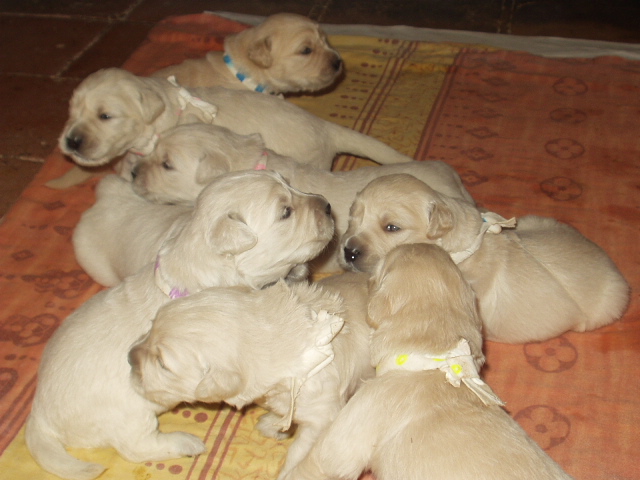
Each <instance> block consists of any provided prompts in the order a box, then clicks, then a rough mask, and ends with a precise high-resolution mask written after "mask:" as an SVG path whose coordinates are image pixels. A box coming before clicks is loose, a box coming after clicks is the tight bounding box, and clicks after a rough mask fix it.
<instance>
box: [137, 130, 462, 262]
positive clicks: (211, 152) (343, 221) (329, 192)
mask: <svg viewBox="0 0 640 480" xmlns="http://www.w3.org/2000/svg"><path fill="white" fill-rule="evenodd" d="M253 168H268V169H270V170H275V171H276V172H278V173H281V174H282V175H283V176H284V177H285V178H286V179H287V180H288V181H289V182H290V184H291V186H293V187H294V188H298V189H300V190H302V191H304V192H314V193H319V194H320V195H323V196H324V197H325V198H327V200H329V203H331V208H332V214H333V217H334V220H335V223H336V234H337V235H338V236H339V235H342V234H343V233H344V232H345V231H346V229H347V223H348V216H349V207H350V206H351V203H352V202H353V199H354V198H355V195H356V193H358V192H359V191H360V190H362V189H363V188H364V187H365V186H366V185H367V184H368V183H369V182H370V181H371V180H373V179H374V178H376V177H379V176H383V175H389V174H392V173H409V174H412V175H414V176H416V177H417V178H420V179H421V180H423V181H424V182H426V183H427V184H429V185H430V186H431V187H433V188H434V189H435V190H437V191H439V192H442V193H444V194H446V195H449V196H452V197H456V198H460V199H463V200H466V201H468V202H470V203H471V204H473V199H472V198H471V196H470V195H469V193H468V192H467V190H466V189H465V188H464V185H463V184H462V182H461V181H460V177H459V176H458V174H457V173H456V171H455V170H454V169H453V168H452V167H450V166H449V165H447V164H445V163H443V162H438V161H424V162H416V161H411V162H405V163H400V164H394V165H382V166H373V167H362V168H358V169H356V170H352V171H348V172H330V171H327V170H323V169H320V168H317V167H314V166H312V165H308V164H303V163H301V162H298V161H296V160H294V159H293V158H290V157H284V156H282V155H278V154H277V153H275V152H273V151H270V150H267V149H266V146H265V144H264V142H263V141H262V139H261V138H260V135H258V134H253V135H239V134H237V133H234V132H231V131H230V130H228V129H226V128H224V127H219V126H216V125H205V124H190V125H180V126H178V127H174V128H172V129H170V130H168V131H166V132H165V133H164V134H163V135H162V138H160V139H159V141H158V144H157V145H156V148H155V150H154V151H153V153H152V154H151V155H149V156H147V157H144V158H143V159H141V161H140V162H138V164H137V165H136V167H135V168H134V169H133V189H134V191H135V192H136V193H138V194H140V195H142V196H143V197H145V198H147V199H149V200H151V201H154V202H162V203H171V204H174V203H184V204H191V203H192V202H193V200H194V198H195V197H196V196H197V195H198V192H199V191H200V190H201V189H202V188H204V187H205V185H207V184H208V183H209V182H210V181H211V180H212V179H214V178H215V177H216V176H218V175H221V174H222V173H224V172H228V171H234V170H245V169H253ZM323 259H324V261H322V262H314V263H315V267H316V270H317V269H318V268H320V266H322V268H323V269H324V270H327V271H332V270H333V271H335V270H339V269H340V267H339V265H338V263H337V242H335V243H333V244H332V247H331V248H330V249H329V250H328V251H327V252H325V254H324V255H323Z"/></svg>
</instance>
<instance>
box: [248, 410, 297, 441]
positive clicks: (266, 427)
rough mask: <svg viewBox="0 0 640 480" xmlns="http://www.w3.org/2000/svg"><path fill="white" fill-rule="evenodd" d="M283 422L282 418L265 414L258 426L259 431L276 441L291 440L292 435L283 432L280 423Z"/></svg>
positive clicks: (273, 414) (259, 420) (269, 413)
mask: <svg viewBox="0 0 640 480" xmlns="http://www.w3.org/2000/svg"><path fill="white" fill-rule="evenodd" d="M281 421H282V417H281V416H280V415H277V414H275V413H273V412H267V413H265V414H263V415H262V416H261V417H260V418H259V419H258V423H257V424H256V428H257V429H258V431H259V432H260V433H261V434H262V435H264V436H265V437H269V438H275V439H276V440H284V439H285V438H289V437H290V436H291V433H289V432H288V431H286V432H283V431H282V429H281V427H280V426H278V423H279V422H281Z"/></svg>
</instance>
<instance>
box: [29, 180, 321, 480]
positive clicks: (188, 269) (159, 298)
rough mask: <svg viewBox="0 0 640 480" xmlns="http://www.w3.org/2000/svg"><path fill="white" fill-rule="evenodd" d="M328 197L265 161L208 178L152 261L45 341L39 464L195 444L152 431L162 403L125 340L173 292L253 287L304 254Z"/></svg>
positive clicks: (171, 452) (66, 466)
mask: <svg viewBox="0 0 640 480" xmlns="http://www.w3.org/2000/svg"><path fill="white" fill-rule="evenodd" d="M238 192H242V194H240V195H238ZM294 205H295V206H296V209H295V211H294V210H293V206H294ZM326 208H327V202H326V201H325V200H324V199H322V198H321V197H319V196H310V195H302V194H300V193H299V192H297V191H295V190H293V189H291V188H290V187H289V186H288V185H287V184H286V183H284V182H283V181H282V179H281V178H280V177H279V176H277V175H274V174H271V173H267V172H249V173H242V174H228V175H225V176H222V177H220V178H219V179H217V180H216V181H214V182H212V184H211V187H210V188H209V189H206V190H205V191H203V192H202V196H201V197H200V198H199V201H198V203H197V205H196V208H195V209H194V210H193V213H192V215H190V218H189V220H188V221H185V222H184V223H183V224H182V225H181V227H180V228H175V229H173V231H172V232H171V234H170V236H169V237H168V238H167V239H166V240H165V241H164V243H163V245H162V248H161V249H160V251H159V253H158V256H157V260H156V262H155V264H154V263H151V264H149V265H147V266H146V267H144V268H143V269H142V270H140V271H139V272H138V273H137V274H136V275H133V276H131V277H128V278H127V279H126V280H125V281H124V282H122V283H121V284H120V285H118V286H117V287H114V288H112V289H109V290H104V291H102V292H100V293H98V294H97V295H95V296H94V297H92V298H91V299H89V300H88V301H87V302H86V303H85V304H84V305H82V306H81V307H80V308H79V309H78V310H76V311H75V312H74V313H73V314H72V315H70V316H69V317H68V318H67V319H66V320H65V322H64V323H63V324H62V325H61V326H60V328H59V329H58V330H57V331H56V332H55V334H54V335H53V336H52V338H51V340H50V341H49V343H48V344H47V346H46V348H45V351H44V354H43V356H42V361H41V364H40V369H39V372H38V387H37V390H36V394H35V399H34V402H33V407H32V410H31V414H30V416H29V418H28V420H27V426H26V442H27V446H28V448H29V450H30V452H31V454H32V455H33V457H34V458H35V460H36V461H37V462H38V463H39V464H40V466H41V467H42V468H44V469H45V470H47V471H48V472H51V473H53V474H55V475H58V476H60V477H62V478H72V479H91V478H94V477H96V476H98V475H100V473H101V472H102V471H103V470H104V468H103V467H102V466H101V465H98V464H94V463H88V462H84V461H80V460H78V459H76V458H74V457H72V456H71V455H69V454H68V453H67V452H66V450H65V446H70V447H79V448H94V447H113V448H115V449H116V450H117V451H118V452H119V453H120V455H122V456H123V457H124V458H126V459H127V460H129V461H132V462H143V461H160V460H165V459H169V458H176V457H181V456H186V455H198V454H200V453H202V452H203V451H204V444H203V443H202V442H201V441H200V439H198V438H196V437H194V436H192V435H189V434H186V433H182V432H175V433H161V432H159V431H158V421H157V418H156V416H157V415H158V414H159V413H161V412H164V411H166V407H165V406H164V405H160V404H158V403H156V402H153V401H150V400H147V399H145V398H144V397H142V396H141V395H140V394H139V393H138V392H137V390H136V389H135V388H134V386H133V384H132V383H131V378H130V372H131V368H130V365H129V363H128V352H129V350H130V348H131V346H132V345H133V344H134V343H135V342H137V341H138V340H139V339H140V337H142V336H143V335H145V334H146V333H147V332H148V331H149V330H150V328H151V322H152V320H153V317H154V316H155V314H156V312H157V310H158V308H160V306H162V305H163V304H165V303H167V302H169V301H171V300H172V299H175V298H178V297H184V296H188V295H190V294H196V293H197V292H199V291H200V290H202V289H205V288H208V287H212V286H230V285H244V286H248V287H252V288H261V287H263V286H264V285H266V284H269V283H272V282H276V281H278V280H279V279H280V278H282V277H283V276H284V275H286V274H287V272H288V271H289V270H290V269H291V268H292V267H293V266H294V265H296V264H298V263H301V262H306V261H308V260H310V259H311V258H313V257H314V256H315V255H317V254H318V253H319V252H320V251H321V250H322V248H324V246H325V244H326V243H327V242H328V241H329V239H330V238H331V236H332V233H333V221H332V220H331V218H330V216H329V215H327V213H326Z"/></svg>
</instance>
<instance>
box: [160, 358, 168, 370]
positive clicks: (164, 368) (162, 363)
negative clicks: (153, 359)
mask: <svg viewBox="0 0 640 480" xmlns="http://www.w3.org/2000/svg"><path fill="white" fill-rule="evenodd" d="M158 365H160V368H162V369H163V370H169V369H168V368H167V366H166V365H165V364H164V361H163V360H162V357H158Z"/></svg>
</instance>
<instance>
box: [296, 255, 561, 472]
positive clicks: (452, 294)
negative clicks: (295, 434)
mask: <svg viewBox="0 0 640 480" xmlns="http://www.w3.org/2000/svg"><path fill="white" fill-rule="evenodd" d="M407 279H411V281H410V282H408V281H407ZM369 324H370V325H371V327H373V329H374V333H373V335H372V337H371V360H372V362H373V364H375V365H377V368H376V378H375V379H373V380H370V381H368V382H366V383H365V384H364V385H363V386H362V387H361V388H360V389H359V390H358V392H356V394H355V395H354V396H353V398H351V400H350V401H349V403H348V404H347V405H346V406H345V408H344V409H342V411H341V412H340V413H339V414H338V416H337V417H336V419H335V421H334V422H333V424H332V425H331V426H330V427H329V428H328V429H327V430H325V431H324V433H323V434H322V435H321V436H320V438H319V439H318V441H317V443H316V444H315V445H314V446H313V448H312V449H311V451H310V452H309V454H308V455H307V457H305V458H304V459H303V460H302V461H301V462H300V463H299V464H298V465H297V466H296V467H295V468H294V469H293V470H292V471H290V472H289V474H288V475H286V476H285V477H284V479H283V480H285V479H286V480H294V479H295V480H312V479H317V480H320V479H322V480H324V479H338V478H340V479H345V480H346V479H353V480H356V479H357V478H358V477H359V476H360V474H361V473H362V472H363V471H365V470H371V472H372V473H373V474H374V475H375V477H376V478H377V479H378V480H391V479H397V478H403V479H406V480H424V479H429V480H468V479H478V480H497V479H525V478H526V479H528V480H551V479H553V480H558V479H569V478H570V477H569V476H568V475H567V474H566V473H564V472H563V471H562V469H561V468H560V467H559V466H558V465H557V464H556V463H555V462H554V461H553V460H552V459H551V458H550V457H549V456H548V455H547V454H546V453H545V452H544V451H543V450H542V449H541V448H540V447H539V446H538V445H537V444H536V443H535V442H534V441H533V440H532V439H531V438H529V437H528V436H527V434H526V433H525V432H524V430H522V428H520V426H519V425H518V424H517V423H516V422H515V421H514V420H513V419H512V418H511V417H510V416H509V415H508V414H507V413H506V412H505V411H504V410H503V409H502V408H501V405H502V402H501V401H500V399H499V398H498V397H496V395H495V394H494V393H493V392H492V391H491V389H490V387H489V386H488V385H487V384H486V383H484V382H483V381H482V380H481V379H480V377H479V375H478V370H479V369H480V366H481V365H482V363H483V362H484V356H483V354H482V336H481V332H480V330H481V321H480V319H479V317H478V313H477V309H476V304H475V296H474V293H473V290H472V289H471V287H470V286H469V285H468V284H467V282H466V281H465V280H464V279H463V277H462V275H461V274H460V272H459V270H458V269H457V268H456V266H455V264H454V263H453V261H452V260H451V258H449V256H448V255H447V253H446V252H444V251H443V250H442V249H441V248H439V247H437V246H435V245H427V244H421V245H420V244H412V245H402V246H399V247H397V248H395V249H394V250H392V251H391V252H390V253H389V254H388V256H387V257H386V258H384V259H383V261H382V264H381V265H380V267H379V268H378V269H377V270H376V273H375V275H374V277H373V278H372V281H371V290H370V301H369Z"/></svg>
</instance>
